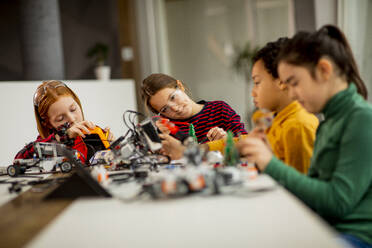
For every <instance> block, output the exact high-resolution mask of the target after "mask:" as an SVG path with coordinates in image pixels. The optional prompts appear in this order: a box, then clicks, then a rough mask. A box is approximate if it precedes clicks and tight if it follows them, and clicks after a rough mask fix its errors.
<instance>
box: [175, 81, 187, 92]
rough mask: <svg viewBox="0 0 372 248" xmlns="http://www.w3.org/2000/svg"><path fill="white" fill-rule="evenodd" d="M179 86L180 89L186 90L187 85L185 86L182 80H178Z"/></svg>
mask: <svg viewBox="0 0 372 248" xmlns="http://www.w3.org/2000/svg"><path fill="white" fill-rule="evenodd" d="M177 86H178V88H179V89H180V90H182V91H185V87H184V86H183V84H182V82H181V81H180V80H177Z"/></svg>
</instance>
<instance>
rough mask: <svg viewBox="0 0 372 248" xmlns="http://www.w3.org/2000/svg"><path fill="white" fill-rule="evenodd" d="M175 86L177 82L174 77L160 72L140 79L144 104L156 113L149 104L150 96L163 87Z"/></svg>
mask: <svg viewBox="0 0 372 248" xmlns="http://www.w3.org/2000/svg"><path fill="white" fill-rule="evenodd" d="M177 87H178V82H177V80H176V79H175V78H173V77H171V76H168V75H166V74H162V73H154V74H151V75H150V76H148V77H146V78H145V79H144V80H143V81H142V85H141V97H142V100H143V101H144V102H145V106H146V107H147V108H148V109H150V110H151V111H152V112H153V113H157V111H156V110H155V109H154V108H153V107H152V106H151V104H150V98H151V97H152V96H153V95H155V94H156V93H157V92H158V91H160V90H162V89H164V88H177Z"/></svg>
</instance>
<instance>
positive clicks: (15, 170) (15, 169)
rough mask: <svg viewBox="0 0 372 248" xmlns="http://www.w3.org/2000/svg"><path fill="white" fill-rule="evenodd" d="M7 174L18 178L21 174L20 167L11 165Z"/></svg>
mask: <svg viewBox="0 0 372 248" xmlns="http://www.w3.org/2000/svg"><path fill="white" fill-rule="evenodd" d="M6 171H7V173H8V175H9V176H11V177H16V176H18V174H19V167H18V166H14V165H9V166H8V168H7V169H6Z"/></svg>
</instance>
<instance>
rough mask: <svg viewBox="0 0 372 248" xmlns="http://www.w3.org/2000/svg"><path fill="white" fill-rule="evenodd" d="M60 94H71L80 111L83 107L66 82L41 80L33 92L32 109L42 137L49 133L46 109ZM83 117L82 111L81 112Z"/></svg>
mask: <svg viewBox="0 0 372 248" xmlns="http://www.w3.org/2000/svg"><path fill="white" fill-rule="evenodd" d="M62 96H71V97H72V98H73V99H74V100H75V102H76V103H77V104H78V105H79V107H80V109H81V112H82V113H83V108H82V107H81V103H80V100H79V98H78V97H77V95H76V94H75V93H74V92H73V91H72V90H71V89H70V88H69V87H67V85H66V84H64V83H63V82H61V81H57V80H49V81H44V82H42V83H41V84H40V85H39V86H38V87H37V89H36V91H35V94H34V111H35V119H36V124H37V130H38V131H39V134H40V136H41V137H42V138H46V137H48V136H49V135H50V134H51V126H50V123H49V118H48V110H49V108H50V106H51V105H52V104H53V103H55V102H56V101H57V100H58V99H59V98H60V97H62ZM83 117H84V113H83Z"/></svg>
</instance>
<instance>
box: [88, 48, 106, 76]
mask: <svg viewBox="0 0 372 248" xmlns="http://www.w3.org/2000/svg"><path fill="white" fill-rule="evenodd" d="M108 50H109V48H108V46H107V45H106V44H103V43H96V44H95V45H94V46H92V47H91V48H90V49H89V50H88V52H87V56H88V57H89V58H93V59H94V61H95V64H96V68H95V69H94V73H95V75H96V78H97V79H98V80H109V79H110V66H108V65H105V64H106V60H107V57H108Z"/></svg>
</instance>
